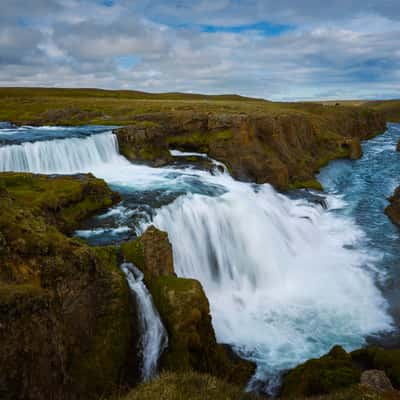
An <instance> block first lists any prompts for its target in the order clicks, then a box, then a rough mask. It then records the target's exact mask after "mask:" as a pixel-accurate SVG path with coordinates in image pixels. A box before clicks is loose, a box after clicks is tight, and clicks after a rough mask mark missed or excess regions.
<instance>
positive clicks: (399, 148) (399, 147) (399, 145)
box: [396, 140, 400, 151]
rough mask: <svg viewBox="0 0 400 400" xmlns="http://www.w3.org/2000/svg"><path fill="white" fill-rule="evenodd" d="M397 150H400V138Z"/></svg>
mask: <svg viewBox="0 0 400 400" xmlns="http://www.w3.org/2000/svg"><path fill="white" fill-rule="evenodd" d="M396 151H400V140H399V141H398V142H397V146H396Z"/></svg>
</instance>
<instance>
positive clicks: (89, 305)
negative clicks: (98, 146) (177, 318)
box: [0, 173, 134, 400]
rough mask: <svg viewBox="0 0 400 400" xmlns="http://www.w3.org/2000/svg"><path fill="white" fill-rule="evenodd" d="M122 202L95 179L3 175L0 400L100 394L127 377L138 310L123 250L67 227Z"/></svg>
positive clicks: (0, 203) (0, 191)
mask: <svg viewBox="0 0 400 400" xmlns="http://www.w3.org/2000/svg"><path fill="white" fill-rule="evenodd" d="M116 199H117V197H116V196H115V194H114V193H113V192H112V191H111V190H110V189H109V188H108V187H107V185H106V184H105V183H104V182H103V181H101V180H97V179H95V178H94V177H93V176H91V175H79V176H73V177H60V176H58V177H48V176H40V175H32V174H14V173H3V174H0V398H2V399H10V400H11V399H13V400H15V399H24V400H30V399H60V400H62V399H71V400H73V399H80V398H85V399H91V398H99V397H100V396H101V395H103V394H107V393H110V392H111V391H112V390H113V389H115V388H116V387H118V386H119V385H121V384H123V383H124V382H125V381H126V380H127V371H128V370H129V369H131V366H132V362H134V357H132V354H131V349H132V348H133V347H134V346H133V342H134V334H133V332H134V329H133V328H134V327H132V325H131V323H132V320H133V318H132V312H133V310H132V305H131V298H130V292H129V289H128V286H127V283H126V280H125V277H124V275H123V274H122V272H121V271H120V270H119V268H118V264H117V252H116V250H115V249H113V248H91V247H89V246H87V245H86V244H84V243H83V242H81V241H79V240H76V239H70V238H68V237H66V236H65V235H64V233H63V232H69V231H70V230H71V229H73V228H74V227H75V226H76V224H77V223H78V222H79V220H80V219H82V218H84V217H86V216H88V215H89V214H91V213H93V212H94V211H96V210H100V209H101V208H104V207H108V206H110V205H111V204H112V203H113V202H114V201H115V200H116Z"/></svg>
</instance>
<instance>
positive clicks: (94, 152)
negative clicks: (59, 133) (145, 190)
mask: <svg viewBox="0 0 400 400" xmlns="http://www.w3.org/2000/svg"><path fill="white" fill-rule="evenodd" d="M111 162H118V163H120V164H124V162H127V161H126V160H124V158H123V157H121V156H120V155H119V153H118V142H117V138H116V136H115V135H114V134H112V133H111V132H106V133H101V134H96V135H91V136H88V137H86V138H69V139H55V140H46V141H37V142H25V143H21V144H13V145H7V146H3V147H0V171H17V172H34V173H44V174H46V173H48V174H73V173H77V172H91V171H92V169H93V168H96V167H98V166H101V165H102V164H104V163H111Z"/></svg>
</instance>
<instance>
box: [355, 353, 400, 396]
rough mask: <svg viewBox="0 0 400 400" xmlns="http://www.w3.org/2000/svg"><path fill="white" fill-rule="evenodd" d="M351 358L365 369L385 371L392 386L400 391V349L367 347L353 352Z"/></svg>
mask: <svg viewBox="0 0 400 400" xmlns="http://www.w3.org/2000/svg"><path fill="white" fill-rule="evenodd" d="M351 357H352V359H353V361H354V362H355V363H356V364H358V365H359V366H361V367H362V368H363V369H378V370H381V371H385V373H386V375H387V376H388V377H389V379H390V381H391V383H392V385H393V386H394V387H395V388H396V389H400V349H382V348H380V347H367V348H364V349H360V350H356V351H353V352H352V353H351Z"/></svg>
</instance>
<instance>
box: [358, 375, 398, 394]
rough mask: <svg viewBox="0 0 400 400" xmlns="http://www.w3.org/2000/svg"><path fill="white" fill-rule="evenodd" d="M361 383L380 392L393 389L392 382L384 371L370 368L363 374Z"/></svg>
mask: <svg viewBox="0 0 400 400" xmlns="http://www.w3.org/2000/svg"><path fill="white" fill-rule="evenodd" d="M360 383H361V384H362V385H365V386H369V387H371V388H372V389H375V390H377V391H379V392H385V391H389V390H393V386H392V383H391V382H390V380H389V378H388V377H387V375H386V374H385V372H384V371H380V370H378V369H370V370H367V371H364V372H363V373H362V374H361V380H360Z"/></svg>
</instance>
